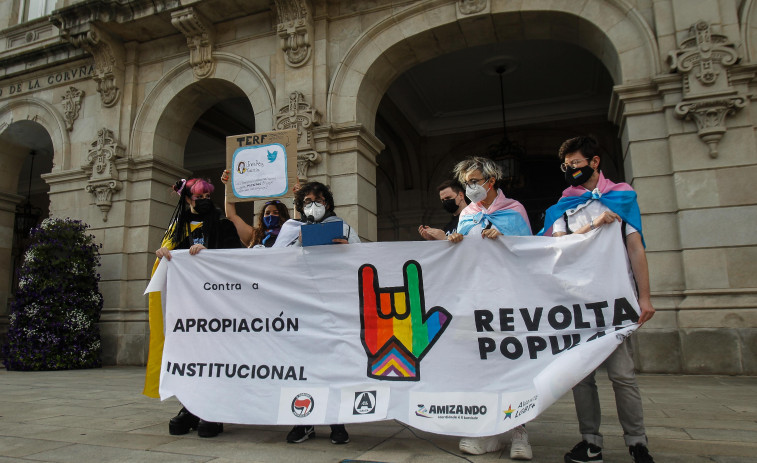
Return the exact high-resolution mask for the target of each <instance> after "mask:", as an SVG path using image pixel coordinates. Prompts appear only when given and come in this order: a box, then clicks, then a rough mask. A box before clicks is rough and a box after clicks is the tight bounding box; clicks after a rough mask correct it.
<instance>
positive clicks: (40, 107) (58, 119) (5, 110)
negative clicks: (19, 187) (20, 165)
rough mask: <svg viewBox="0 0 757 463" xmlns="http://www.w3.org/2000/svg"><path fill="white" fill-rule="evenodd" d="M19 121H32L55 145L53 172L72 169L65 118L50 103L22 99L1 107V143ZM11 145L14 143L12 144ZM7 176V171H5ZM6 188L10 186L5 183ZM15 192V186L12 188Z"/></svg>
mask: <svg viewBox="0 0 757 463" xmlns="http://www.w3.org/2000/svg"><path fill="white" fill-rule="evenodd" d="M17 121H32V122H36V123H37V124H39V125H41V126H42V127H43V128H44V129H45V131H46V132H47V133H48V135H50V139H51V140H52V144H53V151H54V154H53V166H54V167H53V170H54V171H65V170H68V169H71V166H72V160H71V142H70V140H69V136H68V131H67V130H66V123H65V121H64V119H63V116H62V115H61V114H60V113H59V112H58V111H57V110H56V109H55V107H54V106H52V105H51V104H49V103H46V102H44V101H40V100H37V99H33V98H20V99H18V100H13V101H11V102H10V103H8V104H7V105H5V106H3V107H0V143H5V142H6V141H4V140H5V139H6V136H5V134H7V129H8V127H9V126H10V125H11V124H13V123H14V122H17ZM10 143H11V145H12V144H14V142H12V141H11V142H10ZM3 174H6V171H3ZM2 185H4V186H8V185H7V184H6V183H5V182H3V183H2ZM11 189H13V190H14V191H15V186H14V187H13V188H11Z"/></svg>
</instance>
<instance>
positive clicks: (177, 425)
mask: <svg viewBox="0 0 757 463" xmlns="http://www.w3.org/2000/svg"><path fill="white" fill-rule="evenodd" d="M199 421H200V419H199V418H197V417H196V416H195V415H193V414H192V412H190V411H189V410H187V409H186V408H185V407H182V408H181V410H180V411H179V414H178V415H176V416H174V417H173V418H171V421H169V422H168V432H169V433H170V434H171V435H172V436H180V435H182V434H186V433H188V432H189V431H190V430H191V429H197V424H198V423H199Z"/></svg>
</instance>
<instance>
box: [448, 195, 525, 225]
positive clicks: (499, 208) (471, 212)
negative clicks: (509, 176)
mask: <svg viewBox="0 0 757 463" xmlns="http://www.w3.org/2000/svg"><path fill="white" fill-rule="evenodd" d="M490 223H491V224H492V225H494V227H496V228H497V230H498V231H499V232H500V233H502V234H503V235H506V236H531V224H530V223H529V221H528V215H527V214H526V209H525V208H524V207H523V205H522V204H521V203H519V202H518V201H516V200H514V199H510V198H507V197H505V194H504V193H502V190H497V197H496V198H494V201H493V202H492V204H491V206H489V208H488V209H484V208H483V207H481V206H480V205H479V204H478V203H470V204H469V205H468V206H467V207H466V208H465V209H463V211H462V212H461V213H460V223H458V225H457V232H458V233H460V234H462V235H467V234H468V232H469V231H471V229H472V228H473V227H475V226H476V225H478V224H481V227H482V228H485V227H486V226H488V225H489V224H490Z"/></svg>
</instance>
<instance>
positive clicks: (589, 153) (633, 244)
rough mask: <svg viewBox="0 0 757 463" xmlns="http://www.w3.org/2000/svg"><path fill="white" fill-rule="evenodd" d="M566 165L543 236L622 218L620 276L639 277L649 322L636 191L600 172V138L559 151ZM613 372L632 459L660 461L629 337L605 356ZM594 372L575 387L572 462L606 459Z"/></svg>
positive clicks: (568, 458) (640, 297) (642, 319)
mask: <svg viewBox="0 0 757 463" xmlns="http://www.w3.org/2000/svg"><path fill="white" fill-rule="evenodd" d="M558 155H559V157H560V163H561V164H560V169H561V170H562V171H563V172H564V173H565V181H566V182H567V183H568V184H569V185H570V187H568V188H567V189H565V191H563V194H562V198H560V200H559V201H558V202H557V204H555V205H554V206H552V207H550V208H549V209H547V212H546V216H545V219H544V226H545V227H549V228H547V229H546V230H542V231H541V232H539V234H542V235H547V236H550V235H551V236H558V237H559V236H563V235H566V234H570V233H587V232H590V231H592V230H594V229H595V228H599V227H602V226H604V225H606V224H609V223H613V222H615V221H618V222H621V224H622V225H621V230H622V239H623V240H624V242H625V245H626V254H627V255H628V261H629V262H630V264H631V265H630V273H629V274H628V275H623V276H619V277H621V278H622V277H626V276H627V277H628V278H630V279H632V281H633V280H635V283H636V288H637V297H638V301H639V307H640V308H641V316H640V318H639V321H638V323H639V324H643V323H644V322H646V321H647V320H649V319H650V318H652V316H653V315H654V313H655V309H654V307H652V301H651V297H650V289H649V269H648V266H647V258H646V253H645V251H644V239H643V236H642V234H641V213H640V211H639V205H638V203H637V201H636V192H635V191H633V188H631V186H630V185H628V184H626V183H613V182H611V181H610V180H608V179H606V178H605V176H604V174H602V172H601V171H600V170H599V164H600V157H599V146H598V144H597V141H596V140H595V139H593V138H592V137H585V136H582V137H575V138H571V139H569V140H566V141H565V142H564V143H563V144H562V146H560V150H559V152H558ZM604 365H605V367H606V369H607V376H608V377H609V379H610V381H611V382H612V386H613V390H614V392H615V403H616V406H617V409H618V419H619V420H620V424H621V427H622V428H623V438H624V440H625V444H626V446H628V451H629V453H630V454H631V458H632V460H633V461H634V462H636V463H654V460H653V459H652V456H651V455H650V454H649V450H648V449H647V435H646V431H645V428H644V416H643V410H642V402H641V394H640V392H639V386H638V383H637V381H636V374H635V372H634V362H633V358H632V356H631V348H630V345H629V341H628V339H626V340H625V341H623V342H622V343H621V344H620V345H619V346H618V348H617V349H615V351H614V352H613V353H612V354H611V355H610V356H609V357H608V358H607V360H605V362H604ZM595 373H596V372H592V373H591V374H589V375H588V376H587V377H586V378H584V379H583V380H582V381H581V382H579V383H578V384H577V385H576V386H575V387H573V401H574V402H575V407H576V415H577V416H578V423H579V428H580V431H581V437H582V441H581V442H579V443H578V444H576V446H575V447H573V449H572V450H571V451H570V452H568V453H567V454H565V462H566V463H588V462H598V461H602V444H603V439H602V434H601V433H600V432H599V424H600V417H601V410H600V406H599V395H598V392H597V385H596V382H595V379H594V375H595Z"/></svg>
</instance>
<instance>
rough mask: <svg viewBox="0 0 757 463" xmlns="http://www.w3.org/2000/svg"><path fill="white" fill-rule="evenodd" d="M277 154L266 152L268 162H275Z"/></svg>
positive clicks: (276, 152) (275, 152)
mask: <svg viewBox="0 0 757 463" xmlns="http://www.w3.org/2000/svg"><path fill="white" fill-rule="evenodd" d="M278 154H279V152H278V151H273V152H271V151H268V162H273V161H275V160H276V155H278Z"/></svg>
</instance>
